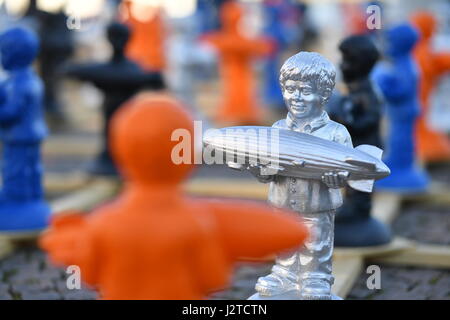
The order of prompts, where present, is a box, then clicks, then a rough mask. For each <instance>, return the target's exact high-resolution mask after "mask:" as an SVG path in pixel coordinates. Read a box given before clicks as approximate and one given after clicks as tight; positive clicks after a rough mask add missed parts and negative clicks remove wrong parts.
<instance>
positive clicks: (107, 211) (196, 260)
mask: <svg viewBox="0 0 450 320" xmlns="http://www.w3.org/2000/svg"><path fill="white" fill-rule="evenodd" d="M176 129H185V130H187V131H186V132H189V133H190V134H191V136H193V120H192V119H191V118H190V116H189V115H188V114H187V112H186V111H185V110H184V108H183V107H182V106H181V105H179V104H178V103H177V102H175V101H174V100H172V99H171V98H169V97H167V96H163V95H159V96H156V95H150V94H148V93H145V94H141V95H140V96H139V95H138V96H137V97H135V98H134V99H133V100H131V101H130V102H128V103H127V104H126V105H125V106H124V107H123V108H121V109H120V110H119V111H118V112H117V113H116V114H115V115H114V118H113V122H112V137H111V139H112V141H111V147H112V152H113V155H114V157H115V160H116V162H117V164H118V165H119V167H120V168H121V170H122V174H123V176H124V178H125V185H124V190H123V192H122V193H121V194H120V195H119V197H118V198H117V199H116V200H115V201H113V202H111V203H110V204H107V205H105V206H103V207H101V208H99V209H97V210H94V212H93V213H91V214H89V215H81V214H75V213H73V214H65V215H61V216H55V217H54V218H53V221H52V224H51V228H50V230H49V231H47V233H45V234H44V235H43V236H42V237H41V239H40V246H41V247H42V248H43V249H44V250H46V251H48V253H49V256H50V259H51V260H52V261H53V262H55V263H59V264H63V265H77V266H79V267H80V270H81V277H82V279H83V280H84V281H85V282H86V283H88V284H91V285H95V286H96V287H97V288H98V289H99V292H100V295H101V298H103V299H201V298H204V297H205V295H207V294H208V293H210V292H212V291H214V290H218V289H223V288H224V287H225V286H226V285H227V283H228V281H229V276H230V273H231V271H232V268H233V263H234V262H235V261H236V260H237V259H238V258H239V257H244V256H245V257H262V256H265V255H268V254H273V253H275V252H276V251H280V250H283V249H286V248H293V247H296V246H299V245H301V244H302V243H303V241H304V240H305V238H306V236H307V231H306V228H305V226H304V225H303V224H302V222H301V221H300V220H299V219H298V218H296V217H294V216H290V215H289V214H286V213H283V212H277V213H275V212H274V210H275V209H273V208H270V207H268V206H265V205H261V204H253V203H251V202H246V201H219V200H206V199H203V200H202V199H198V198H189V197H188V196H186V195H184V194H183V192H182V188H181V183H182V182H183V180H184V179H186V177H187V176H188V175H189V174H190V173H191V171H192V169H193V165H191V164H179V165H176V164H174V162H173V161H172V159H171V153H172V150H173V148H174V146H175V145H177V144H178V143H179V142H178V141H172V139H171V136H172V133H173V132H174V130H176ZM192 149H193V148H192V147H191V152H190V155H192V154H193V150H192ZM192 156H193V155H192ZM267 239H270V241H267Z"/></svg>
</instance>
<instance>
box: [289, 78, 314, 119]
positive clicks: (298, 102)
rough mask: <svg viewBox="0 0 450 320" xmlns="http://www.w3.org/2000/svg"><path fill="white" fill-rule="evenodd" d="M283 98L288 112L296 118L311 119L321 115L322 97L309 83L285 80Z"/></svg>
mask: <svg viewBox="0 0 450 320" xmlns="http://www.w3.org/2000/svg"><path fill="white" fill-rule="evenodd" d="M283 98H284V101H285V103H286V106H287V108H288V110H289V112H290V113H291V114H292V115H293V116H294V117H296V118H311V117H317V116H320V114H321V113H322V101H323V97H322V96H321V94H320V92H319V91H318V90H317V88H316V86H315V85H314V84H313V83H310V82H303V81H297V80H287V81H286V82H285V84H284V86H283Z"/></svg>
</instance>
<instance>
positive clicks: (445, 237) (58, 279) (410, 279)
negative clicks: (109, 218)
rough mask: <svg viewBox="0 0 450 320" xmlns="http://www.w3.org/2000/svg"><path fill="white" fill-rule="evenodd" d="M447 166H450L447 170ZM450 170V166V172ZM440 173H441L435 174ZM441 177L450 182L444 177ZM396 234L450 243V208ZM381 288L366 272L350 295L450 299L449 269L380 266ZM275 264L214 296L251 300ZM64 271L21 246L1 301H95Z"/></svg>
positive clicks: (419, 207)
mask: <svg viewBox="0 0 450 320" xmlns="http://www.w3.org/2000/svg"><path fill="white" fill-rule="evenodd" d="M447 170H448V169H447ZM449 171H450V170H449ZM435 174H436V173H435ZM436 175H438V176H440V177H441V181H443V182H447V180H446V179H445V178H444V179H443V177H445V176H444V175H439V174H436ZM447 177H448V175H447ZM392 229H393V231H394V233H395V234H396V235H398V236H402V237H407V238H410V239H414V240H418V241H421V242H424V243H435V244H446V245H450V232H448V230H450V208H448V207H439V206H432V205H429V204H409V205H407V206H405V207H404V208H403V209H402V213H401V215H400V216H399V217H398V218H397V219H396V220H395V221H394V223H393V225H392ZM380 267H381V289H380V290H370V289H368V288H367V286H366V280H367V277H368V275H367V274H365V273H364V272H363V273H362V274H361V276H360V277H359V279H358V280H357V281H356V283H355V285H354V287H353V288H352V290H351V292H350V293H349V295H348V296H347V299H374V300H379V299H446V300H450V270H440V269H433V268H423V267H421V268H414V267H398V266H395V267H394V266H387V265H381V266H380ZM270 268H271V264H267V263H251V264H240V265H238V266H237V267H236V272H235V274H234V277H233V281H232V285H231V286H230V288H228V289H227V290H225V291H222V292H218V293H215V294H213V295H212V296H211V297H210V298H212V299H247V298H248V297H249V296H250V295H252V294H253V293H254V289H253V288H254V284H255V282H256V280H257V278H258V277H260V276H263V275H266V274H268V273H269V272H270ZM67 276H68V275H67V274H66V273H65V270H64V269H60V268H55V267H54V266H52V265H50V264H49V263H48V262H47V260H46V257H45V254H44V253H43V252H41V251H40V250H39V249H37V248H36V247H35V246H34V245H27V246H24V247H21V248H19V249H18V250H16V251H15V252H14V253H12V254H10V255H9V256H7V257H4V258H3V259H1V260H0V299H8V300H9V299H19V300H20V299H26V300H27V299H57V300H59V299H95V298H96V296H97V295H96V293H95V292H93V291H91V290H88V289H87V288H82V289H81V290H69V289H67V287H66V278H67Z"/></svg>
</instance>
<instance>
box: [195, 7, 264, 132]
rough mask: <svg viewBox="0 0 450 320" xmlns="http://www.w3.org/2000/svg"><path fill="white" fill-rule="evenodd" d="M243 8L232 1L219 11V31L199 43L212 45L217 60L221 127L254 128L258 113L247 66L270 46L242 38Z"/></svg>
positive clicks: (252, 81) (251, 72) (217, 116)
mask: <svg viewBox="0 0 450 320" xmlns="http://www.w3.org/2000/svg"><path fill="white" fill-rule="evenodd" d="M242 16H243V8H242V7H241V6H240V5H239V4H238V3H236V2H234V1H229V2H226V3H224V4H223V5H222V7H221V10H220V18H221V22H222V30H221V31H218V32H214V33H210V34H207V35H205V36H204V37H203V39H204V40H205V41H207V42H209V43H211V45H213V46H214V47H215V48H216V49H217V51H218V53H219V56H220V60H221V61H220V74H221V78H222V85H223V90H222V91H223V92H222V97H223V98H222V103H221V106H220V107H219V110H218V112H217V114H216V120H217V121H218V122H220V123H221V124H235V125H249V124H258V123H259V122H260V121H261V118H262V113H261V110H260V108H259V107H258V105H257V99H256V95H255V94H254V93H255V88H254V87H255V84H254V82H255V81H254V74H253V70H252V67H251V62H252V61H253V60H254V59H255V57H257V56H263V55H268V54H269V53H270V52H271V51H272V48H273V46H272V42H271V41H269V40H268V39H265V38H258V39H250V38H248V37H246V36H245V35H243V34H242V31H241V30H240V27H241V26H240V22H241V18H242Z"/></svg>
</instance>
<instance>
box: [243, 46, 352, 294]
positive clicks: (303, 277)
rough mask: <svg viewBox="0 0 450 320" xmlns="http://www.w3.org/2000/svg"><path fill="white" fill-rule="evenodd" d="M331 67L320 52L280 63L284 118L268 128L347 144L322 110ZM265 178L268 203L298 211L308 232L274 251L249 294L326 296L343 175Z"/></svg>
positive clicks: (261, 178)
mask: <svg viewBox="0 0 450 320" xmlns="http://www.w3.org/2000/svg"><path fill="white" fill-rule="evenodd" d="M335 75H336V71H335V68H334V66H333V65H332V64H331V63H330V62H329V61H328V60H327V59H325V58H324V57H322V56H321V55H320V54H318V53H314V52H300V53H298V54H296V55H294V56H292V57H290V58H289V59H288V60H287V61H286V62H285V63H284V64H283V66H282V67H281V71H280V84H281V88H282V93H283V98H284V101H285V103H286V106H287V108H288V115H287V117H286V119H283V120H279V121H277V122H276V123H275V124H274V125H273V127H275V128H282V129H287V130H293V131H296V132H303V133H308V134H312V135H314V136H317V137H320V138H322V139H327V140H331V141H334V142H337V143H340V144H343V145H345V146H348V147H353V145H352V141H351V137H350V134H349V133H348V131H347V129H346V128H345V127H344V126H343V125H341V124H339V123H337V122H334V121H331V120H330V118H329V117H328V114H327V112H326V111H325V110H324V107H325V105H326V104H327V102H328V100H329V98H330V96H331V93H332V91H333V88H334V85H335ZM250 171H251V172H252V174H254V175H255V176H256V177H257V178H258V180H259V181H261V182H270V189H269V202H270V203H271V204H273V205H274V206H276V207H282V208H288V209H291V210H293V211H295V212H298V213H300V212H301V213H302V217H303V218H304V222H305V224H306V225H307V226H308V228H309V230H310V234H311V237H310V238H309V240H307V241H306V242H305V243H304V245H303V246H302V247H300V248H299V249H298V250H297V251H295V252H290V253H285V254H283V255H281V256H278V257H277V259H276V264H275V266H274V267H273V268H272V273H271V274H270V275H268V276H265V277H261V278H259V279H258V282H257V284H256V291H257V293H256V294H255V295H253V296H252V297H251V298H250V299H308V300H312V299H322V300H329V299H332V295H331V285H332V284H333V276H332V275H331V258H332V252H333V228H334V215H335V210H336V209H337V208H339V207H340V206H341V205H342V195H341V191H340V190H339V188H341V187H343V186H344V183H345V174H340V173H337V172H327V173H325V174H324V175H323V176H322V181H319V180H317V181H315V180H306V179H299V178H293V177H283V176H279V175H270V176H263V175H261V174H260V172H259V170H258V168H253V169H251V170H250Z"/></svg>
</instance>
